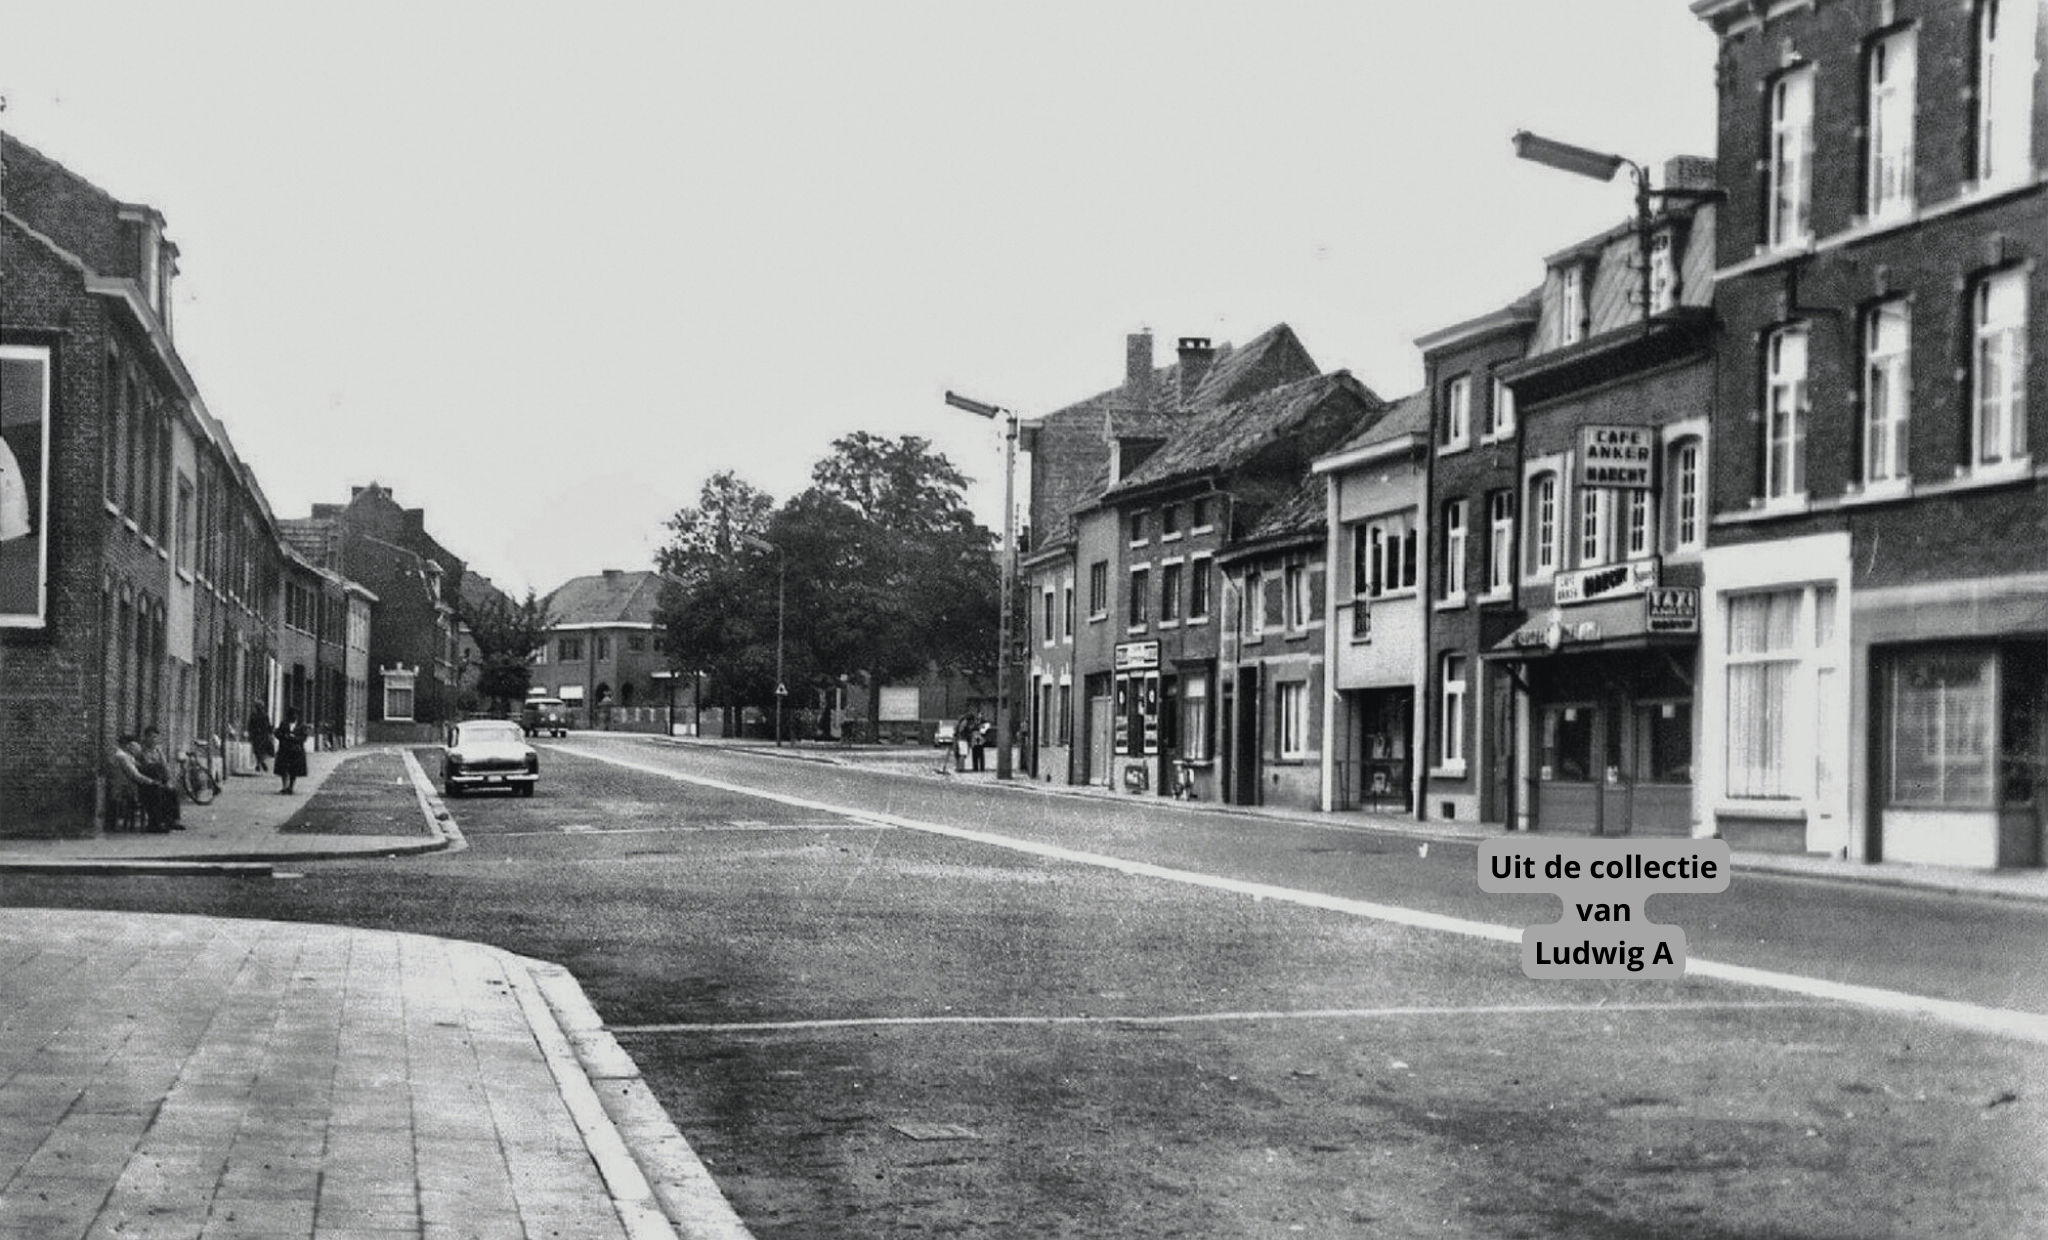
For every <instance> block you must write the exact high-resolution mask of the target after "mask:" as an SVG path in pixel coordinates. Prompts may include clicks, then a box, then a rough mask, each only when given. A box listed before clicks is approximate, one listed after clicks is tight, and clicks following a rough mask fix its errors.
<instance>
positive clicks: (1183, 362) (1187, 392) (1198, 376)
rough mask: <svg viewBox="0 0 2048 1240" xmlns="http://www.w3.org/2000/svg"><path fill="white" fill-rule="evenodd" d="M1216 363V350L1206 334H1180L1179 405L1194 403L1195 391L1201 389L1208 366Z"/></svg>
mask: <svg viewBox="0 0 2048 1240" xmlns="http://www.w3.org/2000/svg"><path fill="white" fill-rule="evenodd" d="M1215 364H1216V350H1215V349H1214V348H1213V347H1211V345H1210V344H1209V338H1208V337H1207V336H1182V337H1181V338H1180V407H1181V408H1183V409H1186V408H1188V407H1189V406H1190V405H1192V404H1194V403H1195V393H1196V392H1199V391H1201V390H1202V380H1204V379H1206V378H1208V377H1209V368H1210V367H1212V366H1214V365H1215Z"/></svg>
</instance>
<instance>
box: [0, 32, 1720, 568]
mask: <svg viewBox="0 0 2048 1240" xmlns="http://www.w3.org/2000/svg"><path fill="white" fill-rule="evenodd" d="M5 2H6V7H7V9H8V12H7V15H6V18H5V22H4V25H5V34H4V45H0V94H4V95H5V96H6V98H7V101H8V108H7V112H6V114H5V117H4V118H0V123H4V124H5V125H6V127H7V128H8V129H9V130H10V131H11V132H13V133H14V134H15V135H16V136H18V137H20V138H21V139H22V140H24V141H26V142H28V143H29V144H30V145H32V146H35V147H37V148H39V149H40V150H42V151H43V152H44V153H45V154H47V155H49V156H51V157H53V158H55V159H57V160H58V161H60V162H62V163H64V164H66V165H67V166H69V167H70V168H71V169H72V170H73V171H75V172H77V173H79V174H80V175H82V176H84V177H86V178H88V179H90V180H92V181H93V182H95V183H97V184H98V185H100V186H101V187H102V188H104V189H106V190H107V191H108V192H110V193H111V194H113V195H114V196H115V197H117V198H120V199H122V200H125V201H131V202H143V203H148V204H150V205H153V206H155V207H156V208H158V209H159V210H161V211H162V212H163V213H164V215H165V217H166V219H167V221H168V223H167V228H168V234H169V236H170V237H171V239H172V240H174V241H175V242H177V244H178V245H179V247H180V248H181V250H182V257H181V259H180V262H181V266H182V275H181V276H180V277H179V281H178V284H177V286H176V289H175V295H176V306H175V313H176V326H177V340H178V346H179V349H180V351H181V352H182V353H183V354H184V356H185V359H186V361H187V362H188V363H189V364H190V366H191V368H192V371H193V373H194V375H195V376H196V378H197V379H198V381H199V383H200V386H201V388H202V390H203V391H204V393H205V397H206V401H207V404H208V406H209V407H210V408H211V409H212V410H213V412H214V413H215V414H216V415H217V416H219V417H220V418H221V419H222V420H223V421H225V422H226V423H227V425H228V427H229V429H230V431H231V433H232V434H233V436H234V438H235V441H236V444H237V447H238V448H239V449H240V451H241V453H242V455H243V457H244V459H246V460H247V461H249V462H250V463H251V464H252V465H253V466H254V467H255V469H256V472H257V475H258V477H259V479H260V480H261V482H262V485H263V487H264V490H265V491H266V492H267V493H268V495H269V497H270V501H271V504H272V506H273V507H274V508H275V510H276V511H277V513H278V515H280V516H303V515H305V513H306V511H307V509H308V507H309V506H310V505H311V504H313V503H314V502H316V501H326V500H341V499H346V498H347V496H348V492H349V487H350V486H351V485H352V484H361V483H364V482H368V481H372V480H375V481H377V482H381V483H383V484H385V485H387V486H389V487H391V488H393V489H394V490H395V491H396V493H397V496H398V498H399V500H400V501H401V502H402V503H405V504H407V505H409V506H420V507H424V508H425V509H426V510H427V520H428V527H429V529H430V530H431V531H432V532H433V533H434V534H435V535H436V536H437V537H438V538H440V539H441V540H442V541H443V542H444V543H446V544H448V546H449V547H450V548H451V549H453V550H455V551H456V552H457V553H458V554H460V555H463V556H465V557H467V558H468V559H469V560H470V561H471V564H472V566H473V567H474V568H476V569H477V570H478V571H481V572H484V573H486V574H488V575H489V576H491V577H492V578H493V579H495V580H496V581H497V582H498V583H499V584H500V585H502V586H505V587H506V588H508V589H511V590H513V591H514V592H519V591H522V590H523V589H525V588H526V587H528V586H532V587H534V588H537V589H539V590H541V591H543V592H544V591H546V590H548V589H551V588H553V587H554V586H556V585H558V584H560V583H561V582H562V581H563V580H565V579H567V578H569V577H571V576H574V575H576V574H579V573H586V572H595V571H597V570H599V569H602V568H641V567H646V566H647V565H648V563H649V561H650V559H651V557H652V552H653V549H654V547H655V546H657V545H658V544H659V542H660V540H661V534H662V531H661V522H662V520H663V519H664V518H665V517H666V516H667V515H668V514H669V513H671V512H673V511H674V510H675V509H676V508H677V507H679V506H681V505H683V504H686V503H689V502H692V501H693V500H694V498H695V497H696V494H697V488H698V486H699V484H700V483H701V482H702V480H703V479H704V477H705V476H706V475H707V474H709V473H710V472H712V471H714V470H717V469H721V468H730V469H734V470H737V471H738V472H739V473H740V474H741V475H742V476H744V477H746V478H747V479H749V480H750V481H752V482H754V483H755V484H756V485H758V486H761V487H763V488H765V489H767V490H769V491H771V492H773V493H775V494H776V495H777V496H778V497H786V496H788V495H790V494H792V493H793V492H795V491H796V490H798V489H801V487H802V486H803V484H804V483H805V481H806V480H807V478H808V475H809V472H810V468H811V465H812V464H813V463H814V462H815V461H816V460H817V459H819V458H820V457H821V456H823V455H824V454H825V452H826V450H827V448H828V446H829V444H830V443H831V441H832V440H833V439H835V438H837V437H838V436H840V435H844V434H847V433H849V432H851V431H854V430H859V429H866V430H871V431H874V432H877V433H881V434H887V435H901V434H916V435H923V436H926V437H927V438H930V439H932V440H933V441H935V442H936V443H937V444H938V445H939V447H940V448H941V449H942V450H943V451H945V452H947V453H948V454H949V455H950V456H951V457H952V458H953V460H954V462H955V463H956V464H958V465H959V466H961V467H962V468H963V469H964V470H965V471H966V472H967V473H969V474H970V475H972V476H973V477H974V478H976V479H977V484H976V487H975V490H974V492H973V499H974V502H975V506H976V509H977V511H979V512H980V513H981V514H982V516H983V519H984V520H985V521H987V522H988V523H989V524H990V525H991V526H997V525H999V524H1000V520H1001V497H1002V477H1001V474H1002V452H1001V440H1000V438H999V435H998V434H997V433H996V431H995V429H994V428H993V427H992V426H991V425H990V424H989V423H986V422H983V421H981V420H979V419H976V418H973V417H971V416H970V415H967V414H964V413H960V412H957V411H954V410H950V409H948V408H946V407H945V406H944V405H943V404H942V403H941V399H942V393H943V392H944V390H945V389H947V388H949V387H951V388H956V389H959V390H960V391H962V392H965V393H968V394H970V395H973V396H976V397H978V398H980V399H982V400H985V401H990V402H994V403H998V404H1002V405H1006V406H1011V407H1014V408H1016V409H1018V410H1020V411H1021V412H1023V413H1024V414H1025V415H1026V416H1031V415H1033V414H1037V413H1043V412H1046V411H1048V410H1051V409H1054V408H1057V407H1059V406H1060V405H1063V404H1066V403H1069V402H1071V401H1074V400H1077V399H1080V398H1082V397H1084V396H1087V395H1090V394H1092V393H1094V392H1097V391H1100V390H1102V389H1104V388H1107V387H1111V386H1113V385H1115V384H1116V383H1117V382H1118V381H1119V380H1120V379H1121V377H1122V370H1123V348H1124V337H1125V335H1126V333H1128V332H1132V331H1138V330H1143V329H1147V328H1149V329H1150V330H1151V331H1152V332H1153V333H1154V335H1155V337H1156V338H1157V341H1158V355H1157V360H1158V361H1159V362H1161V363H1164V362H1166V361H1169V360H1170V354H1171V351H1172V348H1173V341H1174V338H1175V337H1176V336H1181V335H1206V336H1209V337H1212V338H1213V339H1215V340H1217V341H1219V342H1221V341H1243V340H1245V339H1248V338H1250V337H1251V336H1253V335H1255V334H1257V333H1258V332H1260V331H1262V330H1264V329H1265V328H1267V327H1269V326H1271V325H1272V324H1274V323H1276V322H1283V321H1284V322H1286V323H1289V324H1291V325H1292V326H1293V328H1294V329H1295V331H1296V332H1297V333H1298V334H1299V335H1300V336H1301V338H1302V340H1303V342H1304V343H1305V344H1306V345H1307V346H1308V348H1309V351H1310V352H1311V353H1312V354H1313V355H1314V357H1315V358H1316V360H1317V361H1318V362H1319V363H1320V364H1321V365H1322V366H1323V367H1324V369H1326V370H1334V369H1338V368H1348V369H1349V370H1351V371H1352V373H1354V374H1355V375H1357V376H1358V377H1359V378H1360V379H1361V380H1363V381H1364V382H1365V383H1366V384H1367V385H1368V386H1370V387H1372V388H1374V389H1375V390H1377V391H1378V392H1380V393H1381V394H1382V395H1384V396H1389V397H1393V396H1398V395H1402V394H1404V393H1406V392H1409V391H1412V390H1413V389H1414V388H1415V387H1416V386H1418V385H1419V383H1420V380H1421V365H1420V360H1419V358H1418V356H1417V354H1416V352H1415V348H1414V345H1413V341H1414V339H1415V337H1417V336H1418V335H1421V334H1423V333H1424V332H1427V331H1430V330H1433V329H1435V328H1437V327H1442V326H1445V325H1447V324H1449V323H1453V322H1457V321H1459V320H1462V319H1465V318H1470V317H1472V316H1475V315H1478V314H1481V313H1484V312H1486V311H1489V310H1492V309H1494V308H1497V307H1498V306H1500V305H1502V304H1504V303H1505V302H1507V301H1509V300H1511V299H1512V298H1514V297H1515V296H1516V295H1518V294H1520V293H1521V292H1523V291H1526V290H1527V289H1529V288H1531V287H1533V286H1534V285H1535V284H1536V283H1537V282H1538V281H1539V280H1540V279H1541V277H1542V258H1543V256H1544V255H1545V254H1548V253H1551V252H1553V251H1555V250H1557V249H1560V248H1563V247H1564V246H1565V245H1567V244H1569V243H1570V242H1572V241H1574V240H1575V239H1577V238H1579V237H1581V236H1585V235H1588V234H1591V233H1593V232H1596V231H1599V230H1600V229H1603V228H1605V227H1608V226H1610V225H1613V224H1616V223H1619V222H1620V221H1621V220H1622V219H1623V218H1624V217H1625V216H1626V215H1627V213H1628V212H1629V210H1630V207H1631V199H1630V195H1629V192H1628V189H1627V187H1626V185H1625V184H1624V183H1622V182H1619V181H1618V182H1616V183H1614V184H1609V185H1603V184H1600V183H1598V182H1595V181H1590V180H1585V179H1582V178H1578V177H1573V176H1569V175H1567V174H1564V173H1560V172H1555V171H1551V170H1549V169H1545V168H1541V167H1538V166H1536V165H1533V164H1526V163H1518V162H1517V161H1516V160H1514V159H1513V157H1512V154H1511V152H1510V149H1509V144H1508V139H1509V136H1510V135H1511V134H1513V133H1514V131H1515V130H1517V129H1522V128H1527V129H1531V130H1535V131H1537V132H1540V133H1544V134H1546V135H1549V136H1553V137H1558V138H1563V139H1565V140H1568V141H1572V142H1576V143H1579V144H1581V145H1584V146H1590V147H1594V148H1596V149H1600V150H1607V151H1614V152H1618V153H1620V154H1624V155H1627V156H1629V157H1631V158H1633V159H1637V160H1640V161H1643V162H1646V163H1654V164H1657V165H1661V162H1662V160H1663V159H1664V158H1666V157H1667V156H1669V155H1673V154H1680V153H1695V154H1707V155H1710V154H1712V153H1713V118H1714V103H1715V100H1714V86H1713V59H1714V41H1713V39H1712V37H1711V35H1710V34H1709V32H1708V31H1707V28H1706V27H1705V26H1704V25H1703V24H1702V23H1700V22H1699V21H1698V20H1696V19H1695V18H1694V17H1692V15H1691V14H1690V12H1689V11H1688V5H1687V4H1686V3H1685V0H1540V2H1532V0H1398V2H1397V0H1346V2H1337V0H1328V2H1324V3H1292V2H1289V0H1259V2H1257V3H1242V4H1226V3H1204V2H1201V0H1157V2H1151V0H1146V2H1136V0H1088V2H1077V3H1060V2H1048V0H1034V2H1029V3H1018V2H1017V0H1008V2H1006V3H975V2H971V0H930V2H926V3H910V2H892V0H866V2H863V3H842V2H838V0H832V2H826V0H812V2H809V3H801V4H797V3H742V4H732V3H722V4H716V5H713V4H705V3H696V2H694V0H671V2H663V3H656V2H654V0H637V2H632V3H628V2H625V0H585V2H583V3H577V4H567V3H560V2H554V3H547V4H541V3H531V2H526V0H493V2H490V3H484V2H482V0H475V2H469V0H438V2H429V0H405V2H403V3H390V2H385V0H349V2H348V3H342V4H320V5H317V6H316V5H313V4H302V3H280V2H277V0H262V2H250V3H224V2H211V3H206V2H199V3H181V4H162V3H147V4H145V3H92V2H87V0H68V2H66V3H49V4H31V3H26V2H23V3H15V2H14V0H5ZM1020 500H1021V497H1020Z"/></svg>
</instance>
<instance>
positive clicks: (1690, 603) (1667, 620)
mask: <svg viewBox="0 0 2048 1240" xmlns="http://www.w3.org/2000/svg"><path fill="white" fill-rule="evenodd" d="M1643 607H1644V627H1646V628H1647V629H1648V630H1649V631H1650V632H1652V633H1697V632H1699V631H1700V592H1699V591H1698V590H1692V589H1676V588H1673V587H1670V586H1660V587H1658V588H1657V589H1654V590H1650V591H1648V592H1647V593H1645V594H1644V596H1643Z"/></svg>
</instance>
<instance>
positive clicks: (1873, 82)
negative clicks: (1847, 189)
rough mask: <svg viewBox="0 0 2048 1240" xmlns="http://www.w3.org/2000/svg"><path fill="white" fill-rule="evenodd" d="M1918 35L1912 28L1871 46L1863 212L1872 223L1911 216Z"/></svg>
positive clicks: (1866, 79) (1866, 83)
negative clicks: (1873, 221)
mask: <svg viewBox="0 0 2048 1240" xmlns="http://www.w3.org/2000/svg"><path fill="white" fill-rule="evenodd" d="M1917 47H1918V34H1917V32H1916V31H1914V30H1913V29H1911V28H1910V27H1909V28H1907V29H1905V30H1898V31H1894V32H1893V33H1891V34H1888V35H1886V36H1884V37H1883V38H1881V39H1878V40H1876V41H1874V42H1873V43H1872V44H1871V45H1870V52H1869V55H1868V57H1867V64H1866V68H1865V73H1864V90H1865V96H1864V98H1865V115H1864V124H1865V126H1866V132H1865V135H1864V169H1865V176H1866V178H1867V182H1866V184H1865V186H1864V195H1863V211H1864V214H1865V215H1866V216H1867V217H1869V218H1870V219H1873V220H1890V219H1897V218H1899V217H1900V216H1903V215H1909V214H1911V213H1912V210H1913V109H1914V102H1915V101H1914V80H1915V78H1916V77H1917V76H1918V75H1917V69H1916V61H1917V59H1918V57H1917V53H1916V49H1917Z"/></svg>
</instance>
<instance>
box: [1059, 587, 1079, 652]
mask: <svg viewBox="0 0 2048 1240" xmlns="http://www.w3.org/2000/svg"><path fill="white" fill-rule="evenodd" d="M1060 585H1061V589H1062V591H1063V596H1064V598H1065V601H1066V605H1067V607H1066V611H1065V612H1064V613H1062V614H1061V616H1060V640H1061V641H1062V642H1065V643H1066V644H1067V645H1070V646H1071V645H1073V644H1074V602H1075V600H1074V579H1073V578H1071V577H1063V578H1061V579H1060Z"/></svg>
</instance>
